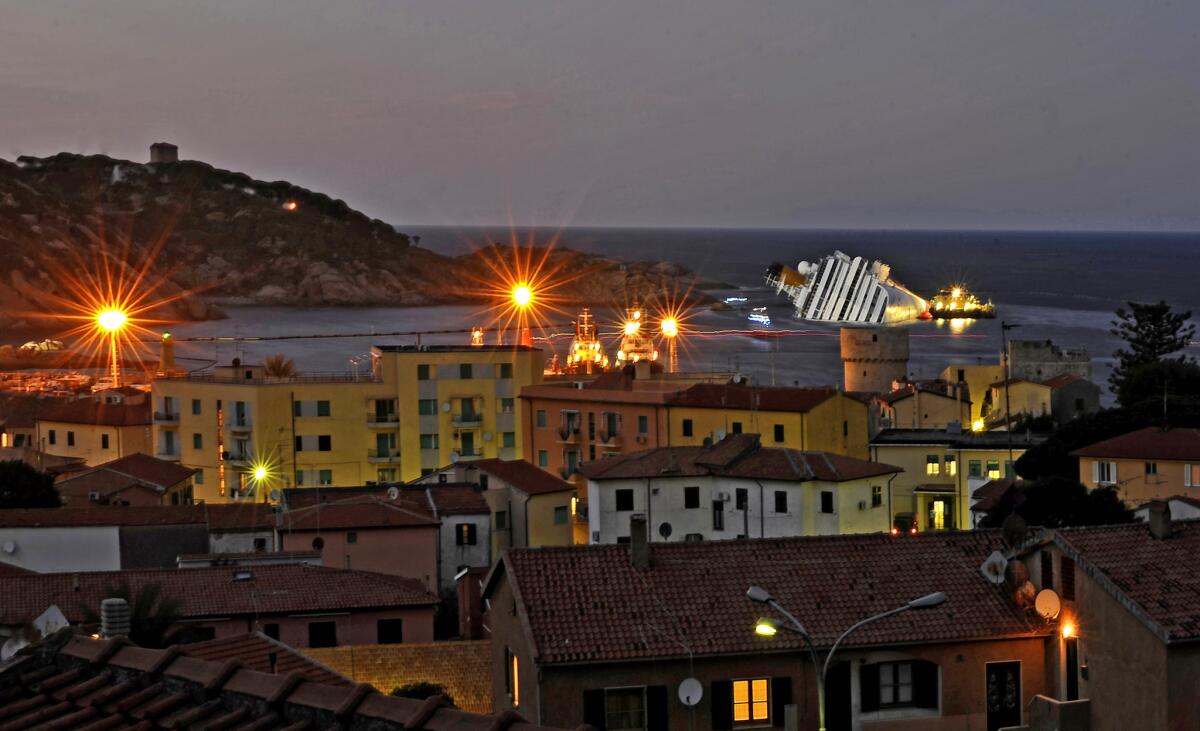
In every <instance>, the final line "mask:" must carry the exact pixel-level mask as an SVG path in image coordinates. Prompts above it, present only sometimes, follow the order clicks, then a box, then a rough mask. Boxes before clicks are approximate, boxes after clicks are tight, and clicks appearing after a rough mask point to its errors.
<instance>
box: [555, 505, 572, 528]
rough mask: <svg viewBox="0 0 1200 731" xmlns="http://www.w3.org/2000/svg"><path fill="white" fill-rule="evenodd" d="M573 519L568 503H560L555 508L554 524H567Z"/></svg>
mask: <svg viewBox="0 0 1200 731" xmlns="http://www.w3.org/2000/svg"><path fill="white" fill-rule="evenodd" d="M570 519H571V509H570V508H568V507H567V506H566V505H558V506H555V508H554V524H555V525H566V524H567V522H568V521H569V520H570Z"/></svg>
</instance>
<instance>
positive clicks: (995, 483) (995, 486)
mask: <svg viewBox="0 0 1200 731" xmlns="http://www.w3.org/2000/svg"><path fill="white" fill-rule="evenodd" d="M1012 486H1013V480H1011V479H1009V478H1001V479H999V480H988V481H987V482H985V483H983V484H982V485H980V486H979V487H977V488H975V492H973V493H971V497H973V498H975V499H976V500H977V501H978V502H976V503H975V504H974V505H972V506H971V510H972V511H974V512H977V513H987V512H991V510H992V508H994V507H996V505H997V504H999V502H1000V500H1001V499H1002V498H1003V497H1004V495H1005V494H1006V493H1007V492H1008V491H1009V490H1011V489H1012Z"/></svg>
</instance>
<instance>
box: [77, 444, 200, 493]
mask: <svg viewBox="0 0 1200 731" xmlns="http://www.w3.org/2000/svg"><path fill="white" fill-rule="evenodd" d="M96 470H108V471H110V472H116V473H118V474H122V475H127V476H129V477H133V478H136V479H138V480H141V481H142V482H146V483H149V484H151V485H156V486H158V487H162V488H168V487H174V486H175V485H178V484H179V483H181V482H183V481H184V480H186V479H188V478H189V477H191V476H192V475H194V474H196V470H195V469H194V468H191V467H183V466H181V465H179V464H177V463H175V462H168V461H166V460H164V459H159V458H158V457H153V456H151V455H149V454H143V453H141V452H135V453H134V454H127V455H125V456H124V457H120V458H118V459H114V460H112V461H111V462H105V463H104V464H100V465H96V467H95V468H94V469H93V470H92V471H96ZM86 474H87V473H84V475H86ZM84 475H73V476H71V477H68V478H65V479H67V480H77V479H80V478H82V477H84Z"/></svg>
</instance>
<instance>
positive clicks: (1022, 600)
mask: <svg viewBox="0 0 1200 731" xmlns="http://www.w3.org/2000/svg"><path fill="white" fill-rule="evenodd" d="M1036 598H1037V589H1036V588H1034V586H1033V582H1032V581H1026V582H1025V583H1024V584H1021V585H1020V586H1019V587H1017V590H1016V591H1015V592H1013V603H1014V604H1016V605H1017V606H1018V607H1020V608H1021V609H1028V608H1030V607H1032V606H1033V602H1034V599H1036Z"/></svg>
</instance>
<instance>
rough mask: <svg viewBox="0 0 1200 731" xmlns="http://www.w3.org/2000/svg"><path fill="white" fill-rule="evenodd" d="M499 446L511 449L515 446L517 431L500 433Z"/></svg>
mask: <svg viewBox="0 0 1200 731" xmlns="http://www.w3.org/2000/svg"><path fill="white" fill-rule="evenodd" d="M500 446H501V447H505V448H507V449H512V448H514V447H516V446H517V433H516V432H515V431H506V432H504V433H502V434H501V435H500Z"/></svg>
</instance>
